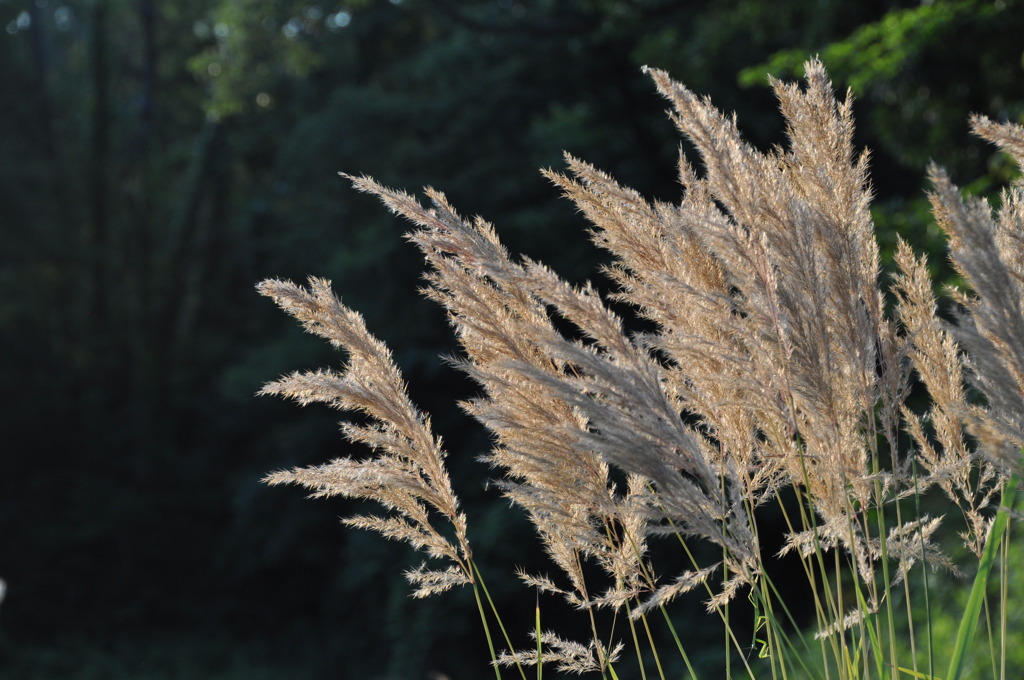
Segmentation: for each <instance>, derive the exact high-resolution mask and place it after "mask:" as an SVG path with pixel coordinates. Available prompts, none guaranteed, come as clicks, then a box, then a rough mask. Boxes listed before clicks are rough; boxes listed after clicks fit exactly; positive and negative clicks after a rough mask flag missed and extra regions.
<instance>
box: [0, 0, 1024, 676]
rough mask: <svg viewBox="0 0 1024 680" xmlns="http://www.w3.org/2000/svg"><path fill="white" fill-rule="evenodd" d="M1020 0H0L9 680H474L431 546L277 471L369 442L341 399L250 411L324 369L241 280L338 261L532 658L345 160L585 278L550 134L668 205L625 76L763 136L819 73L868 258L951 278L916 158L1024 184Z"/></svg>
mask: <svg viewBox="0 0 1024 680" xmlns="http://www.w3.org/2000/svg"><path fill="white" fill-rule="evenodd" d="M1022 5H1024V2H1021V1H1020V0H999V1H997V2H980V1H971V0H963V1H953V0H949V1H946V0H934V1H932V2H923V3H921V2H884V1H878V0H867V1H865V2H857V3H851V2H843V1H841V0H815V1H814V2H806V0H772V1H771V2H768V1H755V0H739V1H736V2H726V1H723V0H717V1H715V2H712V1H697V0H695V1H692V2H673V1H670V0H531V1H522V0H486V1H485V0H467V1H461V0H348V1H347V2H331V1H330V0H320V1H319V2H311V1H308V0H176V1H175V2H158V1H157V0H0V130H2V133H0V229H2V232H0V233H2V238H0V378H2V383H0V384H2V388H0V389H2V391H3V392H2V395H3V396H2V403H3V407H2V408H0V428H2V429H0V431H2V433H3V435H2V443H0V464H2V473H0V577H2V578H3V579H4V580H5V581H6V583H7V594H6V599H4V601H3V603H2V605H0V677H4V678H224V679H233V678H349V677H353V678H354V677H359V678H370V679H377V678H380V679H426V678H430V679H432V680H444V679H445V678H450V679H451V680H457V679H463V678H484V677H488V673H489V671H487V669H486V658H487V653H486V644H485V642H484V639H483V636H482V634H481V633H480V630H479V622H478V620H477V618H476V612H475V606H474V604H473V602H472V598H471V596H470V594H469V593H468V592H456V593H449V594H446V595H444V596H440V597H437V598H434V599H432V600H428V601H414V600H412V599H411V598H410V597H408V593H409V589H408V588H407V586H406V584H405V582H404V581H403V579H402V576H401V572H402V571H403V570H404V569H406V568H410V567H414V566H416V565H417V564H419V561H420V560H419V558H418V557H417V556H416V555H414V554H412V553H411V552H410V551H409V550H408V549H406V548H405V547H404V546H402V545H398V544H393V543H387V542H385V541H384V540H383V539H380V538H378V537H377V536H375V535H373V536H370V535H363V534H359V533H355V532H353V531H348V530H345V529H344V528H343V527H341V526H340V524H338V522H337V517H338V516H340V515H343V514H346V513H350V512H352V511H353V510H355V508H354V507H352V506H351V504H349V503H348V502H346V501H342V500H331V501H323V500H321V501H309V500H305V499H304V497H303V496H304V494H303V493H302V492H301V491H300V490H298V489H294V488H274V489H271V488H268V487H266V486H265V485H262V484H261V483H260V479H261V477H262V476H263V475H265V474H266V473H268V472H270V471H272V470H275V469H278V468H282V467H289V466H293V465H308V464H313V463H319V462H324V461H327V460H329V459H330V458H333V457H336V456H339V455H347V454H350V453H352V451H350V450H348V449H347V448H346V445H345V444H344V443H343V442H341V441H340V438H339V436H338V434H337V427H336V421H337V418H338V415H337V413H334V412H331V411H329V410H328V409H326V408H309V409H300V408H298V407H297V406H295V405H293V404H289V403H285V402H279V401H275V400H272V399H269V398H259V399H258V398H255V397H254V393H255V392H256V391H257V390H258V389H259V387H260V386H261V385H262V383H263V382H266V381H268V380H271V379H274V378H276V377H278V376H279V375H280V374H282V373H285V372H289V371H292V370H299V369H310V368H316V367H319V366H327V365H332V364H335V365H336V364H337V362H338V361H339V357H338V356H336V355H334V354H333V353H332V352H331V351H330V348H329V347H327V346H326V345H325V344H324V343H321V342H320V341H318V340H317V339H315V338H313V337H311V336H304V335H303V333H302V332H301V330H300V329H299V328H298V326H297V324H295V323H294V322H293V321H292V320H291V319H289V318H288V317H286V316H285V315H284V314H282V313H280V312H279V311H278V310H276V308H274V306H273V305H272V303H270V302H269V301H268V300H266V299H263V298H260V297H259V296H258V295H257V294H256V293H255V292H254V290H253V286H254V284H256V283H257V282H258V281H259V280H261V279H263V278H266V277H281V278H291V279H294V280H302V279H304V278H305V277H306V276H307V275H310V274H313V275H318V276H323V277H326V278H329V279H332V280H333V281H334V286H335V290H336V292H337V293H338V294H339V295H340V296H342V297H343V299H344V300H345V302H346V303H348V304H349V305H351V306H353V307H355V308H357V309H359V310H361V311H362V312H363V314H364V315H365V317H366V319H367V323H368V326H369V328H370V329H371V331H373V332H374V333H376V334H377V335H378V336H379V337H381V338H383V339H384V340H385V341H387V342H388V343H389V345H390V346H391V347H392V348H393V350H394V352H395V357H396V361H397V362H398V364H399V365H400V366H401V368H402V369H403V371H404V372H405V374H406V378H407V379H408V381H409V382H410V384H411V391H412V395H413V398H414V399H415V400H416V402H417V403H418V404H419V405H420V407H421V408H423V409H424V410H427V411H429V412H430V413H431V414H432V415H433V417H434V422H435V425H437V428H438V430H439V431H440V432H441V433H442V434H443V435H444V437H445V440H446V442H447V445H448V449H449V450H450V452H451V456H450V459H449V460H450V462H451V465H452V467H453V476H454V481H455V485H456V488H457V491H458V492H459V493H460V494H461V495H462V497H463V500H464V503H465V505H466V509H467V512H468V514H469V520H470V522H469V524H470V532H471V539H472V540H473V541H474V544H475V546H476V547H475V552H476V553H477V555H478V556H479V557H480V559H481V566H482V568H483V569H485V570H486V572H487V573H488V574H489V575H490V578H489V584H490V585H491V586H492V590H493V591H494V594H495V595H496V597H497V598H498V600H499V607H503V608H504V609H505V611H506V612H507V619H506V622H507V623H508V624H509V628H510V632H511V633H512V634H513V636H514V637H515V639H516V640H518V641H520V642H523V643H524V644H528V641H527V639H526V637H525V632H526V631H527V630H529V629H530V628H531V627H532V625H533V624H532V616H533V605H534V596H533V593H532V592H530V591H529V590H527V589H526V588H525V587H524V586H521V585H520V584H518V582H517V581H516V580H515V578H514V577H513V576H512V574H513V572H514V569H515V567H516V566H517V565H523V566H526V567H528V568H532V569H536V570H538V571H550V567H549V566H547V565H545V562H544V559H543V556H542V555H540V554H539V553H540V552H541V550H540V548H539V547H538V545H537V543H536V542H534V541H533V540H532V531H531V529H530V528H529V526H527V525H526V524H525V523H524V522H523V520H522V519H521V517H519V516H518V515H517V514H516V512H515V511H514V510H510V509H509V508H508V506H507V503H506V502H505V501H503V500H502V499H501V498H500V496H499V495H498V493H497V491H496V490H494V489H493V488H492V489H487V488H486V480H487V479H488V477H489V476H490V474H491V473H490V471H489V470H488V469H487V468H486V467H485V466H484V465H482V464H480V463H478V462H476V460H475V458H476V456H477V455H479V454H480V453H482V452H483V451H484V450H486V447H487V445H488V442H487V438H486V436H485V435H483V434H482V433H481V432H480V430H479V428H478V427H477V426H476V425H475V424H474V423H473V422H472V421H471V420H470V419H469V418H467V417H466V416H464V415H463V414H462V413H461V412H460V411H459V410H458V409H457V408H456V407H455V405H454V404H455V401H456V400H457V399H459V398H463V397H465V396H467V395H469V394H472V393H473V387H472V386H471V385H468V384H467V383H466V382H465V381H464V380H463V379H462V378H461V377H460V376H459V375H458V374H456V373H455V372H454V371H453V370H452V369H450V368H448V367H447V366H446V365H445V364H444V363H443V361H442V360H441V358H440V357H439V355H442V354H445V353H450V352H452V351H454V346H453V342H452V339H451V336H450V334H449V332H448V329H447V324H446V321H445V319H444V315H443V313H442V312H441V311H440V310H439V309H438V308H435V307H434V306H433V305H432V304H430V303H429V302H426V301H424V300H422V299H421V298H420V297H419V296H418V295H417V287H418V286H419V285H420V282H419V277H420V275H421V273H422V266H421V263H420V262H419V259H418V257H417V256H416V252H415V250H414V248H412V247H411V246H410V245H408V244H406V243H404V242H403V240H402V233H403V232H404V231H406V230H407V228H408V225H406V224H404V223H401V222H399V221H398V220H397V219H396V218H394V217H393V216H391V215H390V214H388V212H387V211H386V210H385V209H384V208H383V207H382V206H380V205H378V204H377V203H376V202H375V201H374V200H373V199H371V198H369V197H367V196H365V195H360V194H356V193H355V192H354V191H352V190H351V189H350V188H349V187H348V184H347V182H346V181H345V180H343V179H342V178H340V177H339V176H338V172H339V171H344V172H347V173H353V174H360V173H366V174H370V175H373V176H374V177H375V178H376V179H378V180H379V181H381V182H383V183H385V184H387V185H391V186H399V187H404V188H407V189H410V190H416V189H418V188H419V187H421V186H423V185H426V184H430V185H433V186H435V187H437V188H439V189H441V190H443V191H445V192H446V193H447V194H448V196H449V198H450V199H451V200H452V202H453V203H454V205H455V206H456V207H457V208H458V209H459V210H460V211H461V212H462V213H463V214H466V215H473V214H480V215H482V216H484V217H485V218H487V219H488V220H490V221H492V222H494V223H495V224H496V226H497V229H498V231H499V234H500V235H501V236H502V238H503V239H504V241H505V243H506V244H507V245H508V247H509V249H510V250H511V251H512V252H514V253H519V252H522V253H525V254H528V255H530V256H531V257H534V258H538V259H541V260H543V261H544V262H546V263H547V264H550V265H552V266H553V267H554V268H555V269H556V270H558V271H559V272H560V273H562V274H563V275H564V276H566V277H567V278H569V279H571V280H573V281H576V282H579V281H583V280H585V279H587V278H595V279H596V280H598V281H599V280H600V274H599V273H598V271H597V266H598V265H599V263H600V262H601V255H600V254H599V253H598V252H597V251H596V250H595V249H594V248H593V247H592V246H591V245H590V244H589V243H588V242H587V240H586V237H585V233H584V232H585V228H586V225H585V223H584V221H583V218H582V217H580V216H579V215H578V214H576V213H575V211H574V210H573V209H572V207H571V206H570V205H569V204H568V203H567V202H566V201H564V200H563V199H560V198H559V197H558V192H557V191H556V190H555V189H554V188H553V187H551V186H550V185H549V184H548V183H547V182H546V180H544V179H543V178H542V177H541V176H540V174H539V172H538V168H541V167H546V166H552V167H555V168H558V167H559V166H560V164H561V154H562V151H563V150H565V151H568V152H570V153H572V154H574V155H576V156H579V157H581V158H583V159H585V160H588V161H590V162H592V163H594V164H596V165H597V166H599V167H601V168H602V169H604V170H606V171H608V172H610V173H611V174H613V175H614V176H616V177H617V178H618V179H619V180H620V181H621V182H623V183H626V184H629V185H632V186H633V187H634V188H636V189H638V190H640V191H641V192H642V193H644V194H645V195H647V196H649V197H651V198H659V199H663V200H675V199H676V198H677V197H678V196H679V192H680V190H679V187H678V186H677V184H676V181H675V178H676V172H675V161H676V157H677V153H678V148H679V144H680V141H681V140H680V139H679V137H678V135H677V134H676V131H675V130H674V128H673V126H672V125H671V123H670V122H669V120H668V119H667V117H666V116H665V115H664V109H665V108H666V103H665V102H664V101H663V100H662V99H660V97H659V96H658V95H657V94H656V92H655V91H654V87H653V85H652V84H651V82H650V81H649V79H648V78H647V77H645V76H644V75H643V74H642V73H641V70H640V67H641V66H642V65H645V64H646V65H650V66H655V67H659V68H663V69H667V70H668V71H669V72H670V73H671V74H672V75H673V77H674V78H676V79H677V80H680V81H682V82H684V83H685V84H687V85H688V86H689V87H690V88H692V89H694V90H696V91H697V92H700V93H706V94H709V95H710V96H711V97H712V98H713V100H714V101H715V103H716V104H717V105H718V106H719V107H720V108H723V109H725V110H730V111H736V112H737V114H738V119H739V125H740V128H741V129H742V130H743V131H744V133H745V134H746V135H747V138H748V140H750V141H751V142H752V143H754V144H755V145H756V146H758V147H760V148H762V149H767V148H769V147H770V146H771V145H773V144H782V143H784V137H783V129H782V122H781V118H780V116H779V114H778V112H777V108H776V105H775V102H774V100H773V97H772V96H771V92H770V90H769V89H768V88H767V78H766V74H767V73H768V72H771V73H774V74H776V75H778V76H781V77H785V78H793V77H798V76H799V75H800V73H801V71H802V69H801V63H802V62H803V60H804V59H806V58H807V57H808V56H812V55H815V54H818V55H820V56H821V58H822V59H823V61H824V62H825V64H826V66H827V67H828V68H829V71H830V73H831V75H832V77H833V79H834V82H835V83H836V86H837V88H838V89H839V90H843V89H845V88H847V87H850V88H852V90H853V92H854V93H855V95H856V97H857V102H858V103H857V105H856V114H857V122H858V126H859V127H858V144H859V145H860V146H862V147H864V146H866V147H869V148H870V149H871V150H872V154H873V161H872V167H873V178H874V180H873V181H874V190H875V193H876V195H877V201H876V203H875V217H876V222H877V225H878V227H879V239H880V241H881V243H882V246H883V249H884V252H885V256H886V258H888V257H889V254H890V252H891V249H892V246H893V244H894V240H895V236H894V235H895V233H896V232H899V233H901V234H903V236H904V237H905V238H907V239H908V240H910V241H911V243H912V244H913V245H914V246H915V247H916V248H917V249H918V250H919V251H927V252H929V253H930V254H931V256H932V259H933V264H934V265H935V267H936V273H937V274H938V275H939V276H940V278H948V276H949V274H948V271H947V270H946V269H945V268H944V266H943V255H942V248H943V241H942V237H941V236H940V234H939V232H938V230H937V229H936V228H935V227H934V226H933V225H932V222H931V220H930V218H929V215H928V210H927V201H926V198H925V195H924V190H925V188H926V185H925V182H924V173H925V168H926V164H927V163H928V162H929V160H934V161H935V162H937V163H938V164H940V165H942V166H945V167H946V168H947V169H949V170H950V172H951V173H952V175H953V178H954V181H956V182H958V183H959V184H961V185H962V186H965V187H966V188H967V189H968V190H969V191H972V192H976V193H982V194H986V195H989V194H992V193H993V192H994V191H995V190H996V189H998V187H1000V186H1002V185H1003V184H1005V182H1006V181H1008V179H1010V177H1011V165H1010V163H1009V161H1007V160H1006V159H1005V158H1002V157H1000V156H997V155H995V154H993V152H992V149H990V148H988V147H986V146H985V145H983V144H982V143H980V142H976V141H974V140H973V139H971V137H970V136H969V132H968V126H967V116H968V114H969V113H971V112H979V113H984V114H987V115H989V116H992V117H994V118H996V119H999V120H1013V121H1017V122H1024V119H1022V116H1024V72H1022V68H1024V53H1022V50H1024V43H1022V41H1021V36H1022V35H1024V6H1022ZM550 606H551V610H552V611H553V612H556V613H554V614H552V616H553V617H554V619H552V620H557V617H558V614H557V611H558V609H557V605H556V604H555V603H552V604H551V605H550ZM696 610H701V608H700V607H699V606H698V607H696ZM675 611H676V613H677V615H678V616H679V622H678V625H679V626H680V628H681V630H682V631H684V632H685V634H686V635H688V636H691V637H690V638H689V639H692V640H694V641H695V642H696V643H697V646H698V647H699V646H700V643H701V641H702V640H703V638H701V635H702V633H701V628H700V626H701V624H699V623H694V622H690V621H689V620H688V618H687V617H688V615H687V610H686V609H685V608H677V609H676V610H675ZM699 620H700V619H699V618H697V619H694V621H699ZM552 627H555V626H554V624H552ZM717 635H718V634H716V637H715V638H714V640H713V641H712V643H711V646H712V647H715V646H716V645H717V648H718V649H720V648H721V644H720V638H719V637H717ZM695 660H696V663H697V664H698V665H700V666H701V667H702V668H705V669H710V670H709V672H710V673H711V675H710V676H709V677H720V673H718V674H716V672H715V670H714V669H715V668H716V665H715V664H716V663H719V661H718V660H717V657H715V658H711V657H709V658H708V659H704V657H703V656H702V654H701V653H700V652H699V649H698V650H697V653H696V654H695Z"/></svg>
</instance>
